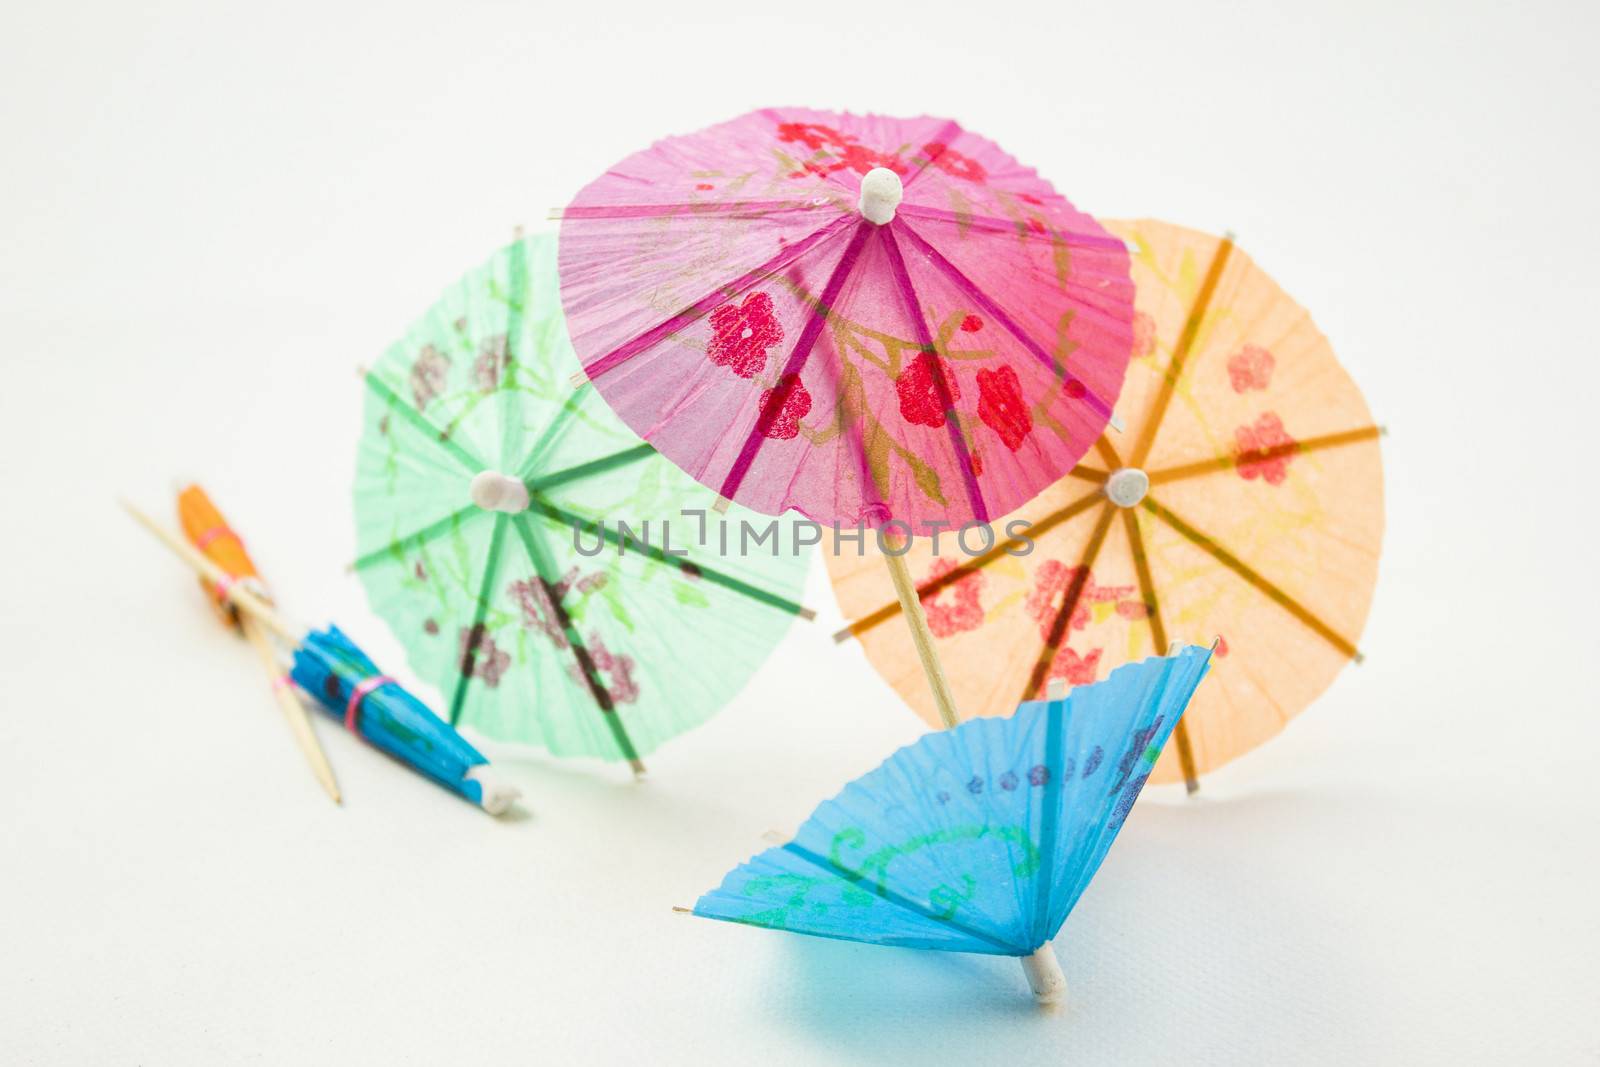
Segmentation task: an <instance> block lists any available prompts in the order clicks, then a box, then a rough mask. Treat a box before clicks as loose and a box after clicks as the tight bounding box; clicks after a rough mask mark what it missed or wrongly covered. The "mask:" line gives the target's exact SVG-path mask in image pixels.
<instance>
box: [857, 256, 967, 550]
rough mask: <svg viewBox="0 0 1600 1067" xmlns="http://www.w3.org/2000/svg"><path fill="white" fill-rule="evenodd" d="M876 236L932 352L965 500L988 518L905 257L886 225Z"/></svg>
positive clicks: (926, 349)
mask: <svg viewBox="0 0 1600 1067" xmlns="http://www.w3.org/2000/svg"><path fill="white" fill-rule="evenodd" d="M878 236H879V237H880V238H881V239H882V242H883V250H884V252H885V254H886V255H887V257H888V259H889V270H890V272H891V273H893V274H894V280H895V284H896V286H897V287H898V288H899V290H900V296H901V298H902V299H903V300H904V301H905V305H906V314H907V315H909V316H910V317H911V322H912V324H913V325H915V326H916V329H917V343H918V344H919V345H921V346H922V350H923V351H924V352H931V353H933V354H934V361H933V385H934V389H935V390H936V391H937V392H938V394H939V406H940V407H941V408H943V409H944V425H945V431H946V436H948V437H949V438H950V447H951V448H952V449H953V450H954V451H955V454H956V461H957V462H958V463H959V464H960V465H961V479H962V481H963V482H965V483H966V488H967V500H968V501H969V502H970V503H971V504H972V514H973V518H974V519H976V520H977V521H978V522H988V521H989V509H988V508H987V507H986V506H985V505H984V502H983V490H982V489H980V488H979V487H978V476H977V474H976V472H974V471H973V469H972V452H971V451H970V450H969V449H968V448H967V442H966V438H964V437H963V436H962V434H961V426H960V424H959V422H957V419H956V402H955V398H954V397H953V396H952V395H951V393H950V383H949V382H947V381H946V380H945V376H944V365H943V363H942V362H940V360H939V358H938V349H937V348H935V347H934V343H933V335H932V334H931V333H929V332H928V323H927V320H926V319H924V318H923V315H922V307H921V305H919V304H918V303H917V291H916V288H915V287H914V286H913V285H912V284H911V274H910V272H909V271H907V270H906V261H905V258H904V257H903V256H901V255H900V245H899V243H898V242H896V241H895V239H894V233H893V231H891V230H890V229H889V227H887V226H879V227H878Z"/></svg>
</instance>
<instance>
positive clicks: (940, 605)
mask: <svg viewBox="0 0 1600 1067" xmlns="http://www.w3.org/2000/svg"><path fill="white" fill-rule="evenodd" d="M955 569H956V564H955V563H954V562H953V561H951V560H948V559H936V560H934V561H933V566H932V567H931V568H930V569H929V571H928V581H930V582H931V581H934V580H936V579H939V578H943V577H944V576H945V575H947V574H949V573H950V572H951V571H953V570H955ZM983 580H984V579H983V572H982V571H976V570H975V571H969V572H968V573H966V574H964V575H962V576H961V577H960V578H957V579H956V580H955V581H953V582H951V583H950V584H949V585H946V586H945V587H944V588H942V589H940V590H939V591H938V592H936V593H921V594H918V597H917V599H918V600H921V601H922V613H923V614H924V615H926V616H927V618H928V629H930V630H932V631H933V636H935V637H954V636H955V635H956V634H958V633H964V632H966V631H968V630H976V629H977V628H978V627H979V626H982V625H983V604H982V602H981V600H980V598H981V597H982V595H983ZM946 593H949V594H950V595H951V601H950V602H946V601H945V599H944V596H945V594H946Z"/></svg>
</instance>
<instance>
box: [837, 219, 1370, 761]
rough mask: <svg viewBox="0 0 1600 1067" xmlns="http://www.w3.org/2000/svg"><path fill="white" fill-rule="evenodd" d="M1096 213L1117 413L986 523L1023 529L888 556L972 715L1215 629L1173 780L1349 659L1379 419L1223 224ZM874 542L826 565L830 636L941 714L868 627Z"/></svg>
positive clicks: (1226, 748) (879, 630) (893, 649)
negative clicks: (1123, 312)
mask: <svg viewBox="0 0 1600 1067" xmlns="http://www.w3.org/2000/svg"><path fill="white" fill-rule="evenodd" d="M1106 226H1107V229H1109V230H1111V231H1112V232H1113V233H1115V234H1117V235H1118V236H1119V237H1121V238H1123V239H1124V240H1125V241H1127V242H1128V244H1129V246H1130V249H1131V251H1132V254H1133V278H1134V284H1135V286H1136V290H1137V297H1136V301H1135V307H1136V317H1135V320H1134V336H1135V349H1134V358H1133V362H1132V364H1131V365H1130V368H1129V372H1128V379H1127V384H1126V385H1125V386H1124V388H1123V392H1122V396H1121V398H1120V399H1119V401H1118V403H1117V413H1118V415H1119V416H1120V417H1121V419H1122V420H1123V421H1124V423H1125V426H1126V431H1125V432H1124V433H1120V434H1118V433H1107V434H1106V435H1104V436H1102V437H1101V439H1100V440H1099V442H1098V443H1097V445H1096V448H1095V450H1094V452H1092V453H1091V454H1090V456H1088V457H1086V459H1085V461H1084V462H1083V463H1082V464H1080V465H1079V466H1078V467H1077V468H1075V469H1074V470H1073V471H1072V473H1071V474H1070V475H1068V476H1067V477H1066V478H1063V479H1062V480H1061V481H1059V482H1057V483H1056V484H1055V485H1053V486H1051V487H1050V488H1049V489H1047V490H1046V491H1045V492H1044V493H1043V494H1042V495H1041V496H1039V497H1038V498H1037V499H1035V500H1034V501H1032V502H1031V503H1029V504H1028V505H1026V506H1025V507H1023V508H1022V509H1020V510H1019V511H1017V512H1015V513H1014V514H1012V515H1010V516H1008V517H1007V519H1006V520H1004V521H1002V522H999V523H996V524H995V525H996V526H997V527H998V528H1000V529H1002V530H1005V531H1007V532H1017V533H1018V534H1019V536H1017V537H1015V538H1012V539H1010V540H1002V541H1000V542H999V543H996V544H993V545H987V544H985V543H984V542H983V541H981V540H980V539H979V537H978V536H977V534H976V532H974V533H973V534H971V535H970V536H969V537H968V541H967V544H965V545H962V544H960V543H959V542H958V541H957V539H956V538H955V536H954V535H953V534H947V535H945V536H944V537H943V538H941V539H940V542H939V544H938V547H937V549H936V550H935V548H934V546H933V543H932V542H931V540H930V539H921V540H919V541H917V542H915V543H914V544H913V546H912V551H911V553H910V555H909V556H908V557H907V563H908V565H909V566H910V568H911V570H912V573H913V574H914V575H916V576H917V577H918V591H919V596H920V599H921V601H922V604H923V608H924V610H925V612H926V614H927V616H928V623H929V627H930V629H931V630H932V631H933V634H934V638H935V641H936V643H937V646H938V649H939V654H940V657H941V658H942V659H943V660H944V662H945V663H946V664H947V671H948V674H949V677H950V682H951V685H952V687H953V688H954V690H955V696H956V699H957V701H958V703H959V704H960V706H961V708H962V709H963V710H964V711H965V712H966V713H967V714H969V715H980V714H981V715H995V714H1003V713H1005V712H1007V711H1009V710H1010V709H1011V708H1013V707H1015V705H1016V703H1017V701H1018V700H1025V699H1033V698H1037V697H1038V696H1040V695H1041V694H1042V692H1043V688H1044V685H1045V682H1046V679H1048V678H1050V677H1056V676H1060V677H1064V678H1066V679H1067V681H1068V682H1070V683H1072V684H1074V685H1079V684H1087V683H1089V682H1093V681H1095V680H1096V679H1099V678H1104V677H1105V676H1106V674H1107V673H1108V672H1109V671H1110V670H1111V669H1112V668H1114V667H1116V666H1117V665H1118V664H1121V663H1125V662H1128V661H1130V660H1138V659H1141V658H1143V657H1145V656H1147V655H1150V654H1151V653H1152V652H1154V653H1161V652H1165V651H1166V650H1167V647H1168V643H1169V641H1170V640H1180V639H1181V640H1188V641H1201V642H1210V641H1211V640H1212V639H1213V637H1215V638H1218V639H1219V640H1218V644H1217V651H1216V656H1215V658H1214V660H1213V674H1214V679H1213V681H1212V683H1211V684H1210V685H1208V686H1206V687H1204V689H1202V690H1201V692H1200V693H1198V694H1197V695H1196V697H1195V700H1194V703H1193V705H1192V706H1191V707H1190V709H1189V711H1188V713H1187V714H1185V716H1184V718H1183V722H1182V724H1180V726H1179V728H1178V731H1177V733H1176V734H1175V741H1176V744H1175V745H1173V746H1170V747H1169V748H1168V750H1167V752H1166V754H1164V755H1163V756H1162V758H1161V762H1160V764H1159V765H1158V766H1157V768H1156V771H1155V773H1154V775H1153V776H1152V781H1168V782H1170V781H1177V780H1179V779H1183V780H1186V781H1187V782H1188V783H1189V787H1190V789H1191V791H1192V790H1193V789H1194V788H1196V787H1197V781H1198V777H1199V775H1201V774H1204V773H1206V772H1207V771H1211V770H1214V769H1216V768H1217V767H1220V766H1222V765H1223V764H1224V763H1227V762H1228V761H1229V760H1231V759H1233V758H1234V757H1236V756H1238V755H1240V754H1242V753H1244V752H1247V751H1249V750H1250V749H1251V748H1254V747H1255V746H1256V745H1258V744H1260V743H1261V742H1262V741H1265V740H1266V739H1267V738H1269V737H1271V736H1272V735H1273V734H1275V733H1277V732H1278V731H1279V730H1280V729H1282V728H1283V726H1284V724H1285V723H1286V722H1287V721H1288V720H1289V719H1290V718H1291V717H1293V716H1294V715H1296V714H1298V713H1299V712H1300V711H1301V710H1303V709H1304V708H1305V707H1306V706H1307V705H1308V704H1309V703H1310V702H1311V701H1312V700H1313V699H1315V698H1316V696H1317V695H1318V694H1319V693H1321V692H1322V691H1323V690H1324V689H1325V688H1326V687H1327V686H1328V685H1329V684H1330V683H1331V681H1332V680H1333V677H1334V675H1335V674H1337V673H1338V671H1339V669H1340V667H1342V666H1343V665H1344V663H1345V662H1346V661H1348V660H1350V659H1358V660H1359V658H1360V653H1359V652H1358V651H1357V649H1356V640H1357V638H1358V637H1359V636H1360V633H1361V629H1362V625H1363V624H1364V622H1365V620H1366V616H1367V609H1368V606H1369V605H1370V603H1371V600H1372V589H1373V585H1374V584H1375V582H1376V579H1377V569H1378V553H1379V548H1380V545H1381V542H1382V538H1383V476H1382V468H1381V462H1380V457H1379V448H1378V436H1379V432H1380V431H1379V429H1378V428H1377V427H1376V426H1375V425H1374V424H1373V421H1372V417H1371V415H1370V413H1369V412H1368V410H1367V406H1366V403H1365V401H1363V400H1362V397H1361V393H1360V391H1359V390H1358V389H1357V388H1356V385H1355V383H1354V382H1353V381H1352V380H1351V379H1350V377H1349V375H1348V374H1346V373H1345V371H1344V369H1343V368H1342V367H1340V366H1339V364H1338V362H1337V360H1336V359H1335V358H1334V355H1333V351H1332V349H1331V348H1330V347H1329V345H1328V342H1327V339H1326V338H1324V337H1323V336H1322V334H1321V333H1320V332H1319V331H1318V330H1317V328H1316V327H1315V326H1314V325H1313V324H1312V322H1311V318H1310V316H1309V315H1308V314H1307V313H1306V311H1305V310H1304V309H1303V308H1301V307H1300V306H1299V305H1298V304H1296V303H1295V302H1294V301H1293V300H1291V299H1290V298H1289V297H1288V295H1286V294H1285V293H1284V292H1283V290H1282V289H1280V288H1279V287H1278V285H1277V284H1276V283H1275V282H1273V280H1272V279H1271V278H1270V277H1268V276H1267V275H1266V274H1265V273H1264V272H1263V271H1262V270H1261V269H1260V268H1259V267H1257V266H1256V265H1255V264H1254V263H1253V262H1251V260H1250V258H1249V257H1248V256H1246V255H1245V254H1244V253H1243V252H1241V251H1239V250H1238V249H1237V248H1236V247H1235V246H1234V244H1233V242H1232V240H1231V239H1230V238H1226V237H1225V238H1220V239H1219V238H1217V237H1214V236H1210V235H1207V234H1203V233H1199V232H1197V231H1194V230H1186V229H1183V228H1181V227H1177V226H1172V225H1169V224H1166V223H1161V222H1153V221H1138V222H1121V223H1119V222H1109V223H1107V224H1106ZM1014 522H1020V523H1027V524H1029V525H1028V526H1027V527H1026V528H1023V527H1022V526H1020V525H1013V523H1014ZM871 553H872V550H871V547H870V546H869V547H868V548H867V554H866V555H865V556H856V555H834V556H833V557H831V558H830V559H829V561H828V566H829V571H830V574H831V576H832V579H833V584H834V589H835V592H836V593H837V595H838V598H839V602H840V605H841V607H842V608H843V610H844V613H845V616H846V618H849V619H852V620H854V621H853V622H852V623H851V624H850V626H849V627H848V628H847V629H846V630H844V631H841V633H840V635H839V637H840V639H843V638H845V637H847V636H850V635H854V636H856V637H858V638H859V639H860V640H861V642H862V645H863V647H864V648H865V650H866V653H867V656H868V658H869V659H870V660H871V661H872V663H873V665H874V666H875V667H876V668H877V669H878V671H879V672H880V673H881V674H883V675H884V677H885V678H886V679H887V680H888V681H889V682H890V683H891V684H892V685H894V687H895V688H896V689H897V690H898V691H899V692H900V694H901V695H902V696H903V697H905V699H906V700H907V701H908V702H909V703H910V704H911V706H912V707H913V708H914V709H915V710H916V711H917V712H918V714H920V715H921V716H922V717H923V718H924V719H926V720H927V721H929V722H930V723H932V722H936V721H937V720H936V717H935V714H934V709H933V706H932V704H931V702H930V701H929V699H928V695H927V691H926V688H925V687H923V686H921V685H920V684H919V682H920V677H919V671H918V666H917V658H916V655H915V653H914V650H913V649H912V647H911V644H910V642H909V641H908V640H907V638H906V635H905V633H904V632H903V628H902V627H898V626H884V625H880V624H881V623H883V622H884V621H885V620H887V619H889V618H891V617H892V616H893V615H895V614H897V613H898V612H899V606H898V604H897V602H896V599H895V596H894V594H893V591H892V590H891V589H890V588H889V586H888V583H887V582H886V581H885V580H884V579H883V577H882V574H883V568H882V566H881V565H880V564H879V562H878V561H877V560H875V559H872V558H870V556H871Z"/></svg>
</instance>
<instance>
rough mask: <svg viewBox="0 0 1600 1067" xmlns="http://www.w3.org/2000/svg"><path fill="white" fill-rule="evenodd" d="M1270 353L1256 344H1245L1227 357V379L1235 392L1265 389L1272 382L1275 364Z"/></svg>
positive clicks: (1275, 361)
mask: <svg viewBox="0 0 1600 1067" xmlns="http://www.w3.org/2000/svg"><path fill="white" fill-rule="evenodd" d="M1277 362H1278V361H1277V360H1275V359H1273V358H1272V353H1271V352H1268V351H1267V350H1266V349H1265V348H1260V347H1258V346H1256V345H1245V346H1244V347H1243V348H1241V349H1239V351H1237V352H1235V353H1234V354H1233V355H1232V356H1230V357H1229V358H1228V381H1229V383H1231V384H1232V385H1233V391H1234V392H1236V393H1248V392H1250V391H1251V390H1252V389H1265V388H1266V387H1267V386H1269V385H1271V384H1272V369H1273V367H1275V366H1276V365H1277Z"/></svg>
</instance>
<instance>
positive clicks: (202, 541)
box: [194, 526, 244, 552]
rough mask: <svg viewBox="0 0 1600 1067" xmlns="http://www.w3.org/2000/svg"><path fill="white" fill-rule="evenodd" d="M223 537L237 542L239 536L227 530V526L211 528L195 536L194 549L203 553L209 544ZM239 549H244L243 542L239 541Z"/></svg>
mask: <svg viewBox="0 0 1600 1067" xmlns="http://www.w3.org/2000/svg"><path fill="white" fill-rule="evenodd" d="M223 537H231V538H233V539H234V540H235V541H239V535H238V534H236V533H234V532H233V530H231V529H229V528H228V527H227V526H213V527H211V529H209V530H202V531H201V532H200V533H198V534H196V535H195V537H194V547H196V548H198V549H199V550H200V551H202V552H204V551H205V550H206V548H207V547H209V546H210V544H211V542H213V541H216V540H218V539H220V538H223ZM239 547H240V548H243V547H244V542H243V541H239Z"/></svg>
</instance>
